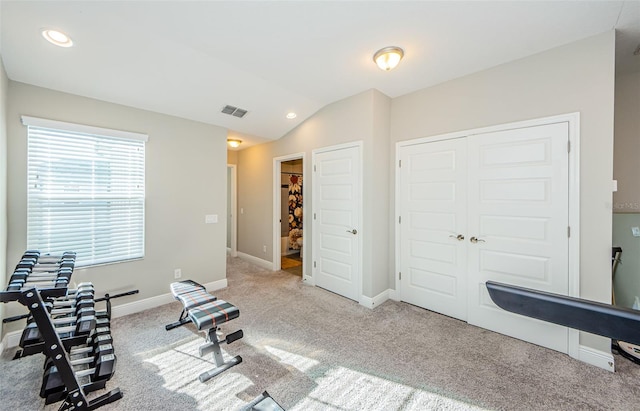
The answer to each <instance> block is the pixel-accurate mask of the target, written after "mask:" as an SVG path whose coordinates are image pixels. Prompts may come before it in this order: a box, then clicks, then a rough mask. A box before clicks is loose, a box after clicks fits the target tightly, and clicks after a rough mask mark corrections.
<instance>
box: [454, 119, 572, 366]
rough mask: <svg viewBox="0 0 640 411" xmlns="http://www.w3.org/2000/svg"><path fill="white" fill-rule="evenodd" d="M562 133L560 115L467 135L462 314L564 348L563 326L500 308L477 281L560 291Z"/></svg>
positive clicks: (564, 247) (564, 198)
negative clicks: (464, 304)
mask: <svg viewBox="0 0 640 411" xmlns="http://www.w3.org/2000/svg"><path fill="white" fill-rule="evenodd" d="M568 139H569V134H568V123H557V124H549V125H543V126H537V127H528V128H521V129H516V130H509V131H501V132H495V133H488V134H482V135H476V136H471V137H469V138H467V141H468V146H467V147H468V153H469V162H468V166H469V169H468V175H469V180H468V189H469V192H468V200H469V201H468V204H469V210H468V229H467V238H468V239H469V240H473V238H476V239H477V242H473V241H470V242H468V243H467V245H468V254H467V258H468V267H469V268H468V275H469V281H468V283H469V292H468V295H469V310H468V313H469V315H468V321H469V323H470V324H474V325H477V326H480V327H483V328H487V329H490V330H493V331H497V332H500V333H503V334H507V335H510V336H513V337H516V338H519V339H522V340H526V341H529V342H532V343H535V344H538V345H542V346H545V347H548V348H552V349H555V350H558V351H561V352H565V353H566V352H567V350H568V330H567V328H566V327H561V326H558V325H554V324H550V323H548V322H544V321H540V320H536V319H532V318H528V317H524V316H519V315H517V314H512V313H509V312H506V311H504V310H501V309H500V308H498V307H497V306H495V305H494V304H493V302H492V301H491V298H490V297H489V295H488V293H487V290H486V287H485V285H484V284H485V282H486V281H487V280H494V281H500V282H504V283H508V284H513V285H518V286H522V287H529V288H534V289H537V290H542V291H548V292H553V293H558V294H564V295H567V294H568V278H569V273H568V255H569V248H568V247H569V241H568V234H567V231H568V226H569V222H568V221H569V220H568V217H569V202H568V158H569V157H568V153H567V142H568ZM472 153H473V154H472Z"/></svg>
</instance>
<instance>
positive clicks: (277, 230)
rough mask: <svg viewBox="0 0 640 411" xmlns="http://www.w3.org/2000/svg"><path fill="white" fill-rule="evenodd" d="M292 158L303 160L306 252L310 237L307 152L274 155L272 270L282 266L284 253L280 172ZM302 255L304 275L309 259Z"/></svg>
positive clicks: (303, 234)
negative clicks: (308, 228) (282, 254)
mask: <svg viewBox="0 0 640 411" xmlns="http://www.w3.org/2000/svg"><path fill="white" fill-rule="evenodd" d="M291 160H302V178H303V180H302V244H303V246H302V247H303V250H302V252H304V243H305V239H306V238H308V237H307V235H306V231H305V227H308V226H307V223H308V222H307V209H308V207H307V199H308V198H309V197H308V196H307V176H308V174H307V172H308V171H307V170H305V167H307V161H306V160H305V153H304V152H300V153H293V154H287V155H285V156H279V157H274V158H273V193H272V197H273V240H272V241H273V247H271V249H272V250H273V263H272V266H271V268H269V269H270V270H273V271H279V270H280V269H281V268H282V260H281V253H282V250H281V248H282V246H281V244H280V237H281V233H282V228H281V224H282V223H281V222H280V217H281V216H280V207H281V206H282V204H281V203H282V202H281V201H280V189H281V187H280V186H281V183H280V174H281V172H282V163H283V162H285V161H291ZM301 257H302V274H303V277H304V273H307V272H308V271H307V259H306V258H304V255H301Z"/></svg>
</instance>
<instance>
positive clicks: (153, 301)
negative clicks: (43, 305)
mask: <svg viewBox="0 0 640 411" xmlns="http://www.w3.org/2000/svg"><path fill="white" fill-rule="evenodd" d="M203 285H204V286H205V287H206V288H207V290H208V291H215V290H220V289H223V288H227V279H226V278H225V279H223V280H218V281H213V282H210V283H206V284H203ZM173 301H175V299H174V298H173V295H172V294H171V293H166V294H161V295H156V296H154V297H149V298H145V299H143V300H138V301H133V302H131V303H126V304H120V305H114V306H113V307H112V308H111V317H112V318H118V317H123V316H125V315H129V314H135V313H139V312H141V311H144V310H148V309H150V308H155V307H159V306H161V305H165V304H169V303H171V302H173ZM20 337H22V330H18V331H12V332H9V333H7V334H6V335H5V336H4V339H3V340H2V342H1V343H0V354H1V353H2V352H3V351H4V350H5V349H8V348H13V347H17V346H18V344H20Z"/></svg>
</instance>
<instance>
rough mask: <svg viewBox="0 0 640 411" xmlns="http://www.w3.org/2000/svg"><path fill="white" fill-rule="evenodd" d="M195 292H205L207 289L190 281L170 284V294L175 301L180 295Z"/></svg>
mask: <svg viewBox="0 0 640 411" xmlns="http://www.w3.org/2000/svg"><path fill="white" fill-rule="evenodd" d="M197 290H202V291H207V289H206V288H204V286H203V285H201V284H198V283H196V282H195V281H192V280H184V281H178V282H175V283H171V293H172V294H173V296H174V297H175V298H176V299H177V298H178V296H179V295H180V294H184V293H190V292H193V291H197Z"/></svg>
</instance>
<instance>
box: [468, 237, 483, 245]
mask: <svg viewBox="0 0 640 411" xmlns="http://www.w3.org/2000/svg"><path fill="white" fill-rule="evenodd" d="M469 241H471V242H472V243H474V244H475V243H478V242H480V243H484V242H485V241H484V240H482V239H480V238H476V237H471V238H470V239H469Z"/></svg>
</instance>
